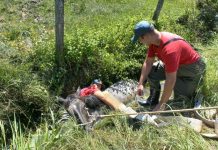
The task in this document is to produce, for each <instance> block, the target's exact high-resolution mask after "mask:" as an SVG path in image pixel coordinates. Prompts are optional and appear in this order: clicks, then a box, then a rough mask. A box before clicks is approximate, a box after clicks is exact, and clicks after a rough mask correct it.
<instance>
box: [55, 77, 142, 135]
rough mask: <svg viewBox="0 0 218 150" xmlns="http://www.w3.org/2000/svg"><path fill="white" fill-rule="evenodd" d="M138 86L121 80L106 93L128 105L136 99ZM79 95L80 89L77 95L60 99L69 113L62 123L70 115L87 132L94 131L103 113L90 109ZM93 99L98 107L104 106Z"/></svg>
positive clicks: (129, 81)
mask: <svg viewBox="0 0 218 150" xmlns="http://www.w3.org/2000/svg"><path fill="white" fill-rule="evenodd" d="M137 85H138V83H137V82H136V81H134V80H130V79H129V80H121V81H119V82H116V83H115V84H113V85H111V86H110V87H108V88H106V89H105V91H106V92H108V93H109V94H110V95H112V96H113V97H114V98H116V99H117V100H119V101H120V102H122V103H124V104H127V103H129V102H132V101H133V100H134V99H135V97H136V87H137ZM79 93H80V88H78V89H77V91H76V92H75V93H73V94H70V95H68V96H67V97H66V98H65V99H64V98H61V97H59V98H58V101H59V103H61V104H62V105H63V106H64V108H65V110H66V111H67V113H64V115H63V117H62V119H61V121H63V120H66V119H67V118H69V116H68V114H69V115H70V116H71V117H74V118H76V120H77V122H78V123H81V124H83V125H84V127H85V130H87V131H90V130H92V126H93V124H94V122H95V121H96V120H97V119H98V118H97V116H98V115H100V114H101V111H100V110H99V107H97V108H95V109H93V108H92V107H89V106H90V104H87V103H85V100H84V98H83V97H80V96H79ZM91 98H95V100H94V101H95V102H96V103H97V105H98V106H100V105H101V106H102V104H103V103H102V102H101V101H100V100H98V99H96V97H91Z"/></svg>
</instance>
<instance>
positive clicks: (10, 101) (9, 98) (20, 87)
mask: <svg viewBox="0 0 218 150" xmlns="http://www.w3.org/2000/svg"><path fill="white" fill-rule="evenodd" d="M51 102H52V101H51V98H50V96H49V94H48V91H47V90H46V87H45V86H44V85H43V84H42V83H40V82H39V81H38V80H37V78H35V77H32V74H30V73H29V72H28V71H27V70H26V68H25V67H24V66H22V67H21V66H17V67H15V66H14V65H12V64H10V63H8V62H7V61H3V60H1V63H0V118H1V119H2V120H4V121H6V122H7V121H8V119H9V120H13V118H14V114H15V115H16V117H17V118H20V120H21V123H22V124H24V125H25V126H28V127H31V126H33V125H34V126H35V125H36V124H37V123H39V122H40V117H41V115H42V114H43V113H46V112H47V111H48V107H49V106H51Z"/></svg>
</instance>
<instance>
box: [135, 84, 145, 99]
mask: <svg viewBox="0 0 218 150" xmlns="http://www.w3.org/2000/svg"><path fill="white" fill-rule="evenodd" d="M143 89H144V86H143V85H142V84H140V85H138V89H137V93H138V95H139V96H142V95H143Z"/></svg>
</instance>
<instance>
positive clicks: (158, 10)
mask: <svg viewBox="0 0 218 150" xmlns="http://www.w3.org/2000/svg"><path fill="white" fill-rule="evenodd" d="M163 4H164V0H158V3H157V7H156V10H155V12H154V15H153V17H152V20H154V21H155V22H157V20H158V17H159V15H160V11H161V9H162V7H163Z"/></svg>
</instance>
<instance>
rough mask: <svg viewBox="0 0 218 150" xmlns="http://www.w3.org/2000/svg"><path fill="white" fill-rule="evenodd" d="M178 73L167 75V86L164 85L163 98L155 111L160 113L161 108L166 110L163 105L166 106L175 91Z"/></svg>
mask: <svg viewBox="0 0 218 150" xmlns="http://www.w3.org/2000/svg"><path fill="white" fill-rule="evenodd" d="M176 73H177V72H172V73H166V80H165V84H164V90H163V94H162V96H161V100H160V102H159V104H157V106H156V107H155V108H154V110H153V111H158V110H160V109H161V108H163V109H164V106H162V105H163V104H165V103H166V102H167V101H168V100H169V98H170V96H171V94H172V91H173V88H174V86H175V83H176Z"/></svg>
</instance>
